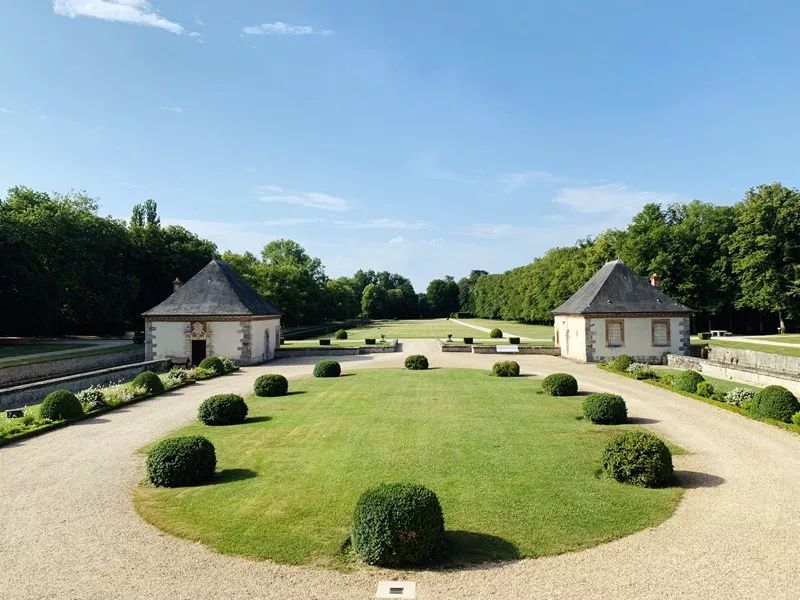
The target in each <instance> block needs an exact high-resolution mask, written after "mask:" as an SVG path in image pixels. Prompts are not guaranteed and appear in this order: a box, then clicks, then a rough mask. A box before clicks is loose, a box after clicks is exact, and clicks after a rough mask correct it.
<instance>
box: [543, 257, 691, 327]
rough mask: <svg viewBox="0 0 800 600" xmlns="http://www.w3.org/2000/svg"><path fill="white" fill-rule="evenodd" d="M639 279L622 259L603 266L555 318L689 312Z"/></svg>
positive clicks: (689, 310) (563, 306)
mask: <svg viewBox="0 0 800 600" xmlns="http://www.w3.org/2000/svg"><path fill="white" fill-rule="evenodd" d="M692 312H694V311H693V310H692V309H691V308H688V307H686V306H684V305H683V304H680V303H679V302H676V301H675V300H673V299H672V298H670V297H669V296H667V295H666V294H665V293H664V292H663V291H661V290H660V289H659V288H657V287H655V286H652V285H650V282H649V281H647V280H646V279H644V278H642V277H639V275H637V274H636V273H634V272H633V271H632V270H631V268H630V267H629V266H628V265H626V264H625V263H624V262H622V261H621V260H613V261H611V262H608V263H606V264H605V265H603V266H602V267H601V268H600V270H599V271H597V273H595V274H594V275H593V276H592V278H591V279H590V280H589V281H587V282H586V283H585V284H584V285H583V287H581V289H579V290H578V291H577V292H575V293H574V294H573V295H572V297H571V298H570V299H569V300H567V301H566V302H564V304H562V305H561V306H559V307H558V308H557V309H555V310H554V311H553V314H554V315H586V314H605V313H687V314H689V313H692Z"/></svg>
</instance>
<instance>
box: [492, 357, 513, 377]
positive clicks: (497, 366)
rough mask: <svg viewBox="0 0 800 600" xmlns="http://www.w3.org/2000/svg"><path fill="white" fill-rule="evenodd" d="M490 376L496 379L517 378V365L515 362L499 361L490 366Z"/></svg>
mask: <svg viewBox="0 0 800 600" xmlns="http://www.w3.org/2000/svg"><path fill="white" fill-rule="evenodd" d="M492 374H494V375H497V376H498V377H519V363H518V362H517V361H515V360H500V361H498V362H496V363H494V365H492Z"/></svg>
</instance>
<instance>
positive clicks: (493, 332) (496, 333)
mask: <svg viewBox="0 0 800 600" xmlns="http://www.w3.org/2000/svg"><path fill="white" fill-rule="evenodd" d="M489 337H490V338H494V339H496V338H501V337H503V332H502V331H500V330H499V329H498V328H497V327H495V328H494V329H492V330H491V331H490V332H489Z"/></svg>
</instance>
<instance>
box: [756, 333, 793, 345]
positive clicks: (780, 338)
mask: <svg viewBox="0 0 800 600" xmlns="http://www.w3.org/2000/svg"><path fill="white" fill-rule="evenodd" d="M748 339H752V340H766V341H768V342H781V343H783V344H800V335H786V334H784V335H759V336H748Z"/></svg>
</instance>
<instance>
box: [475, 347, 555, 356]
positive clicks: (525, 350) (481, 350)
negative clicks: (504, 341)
mask: <svg viewBox="0 0 800 600" xmlns="http://www.w3.org/2000/svg"><path fill="white" fill-rule="evenodd" d="M472 352H473V353H474V354H544V355H547V356H561V348H559V347H557V346H519V347H518V348H517V351H516V352H498V351H497V346H473V347H472Z"/></svg>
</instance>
